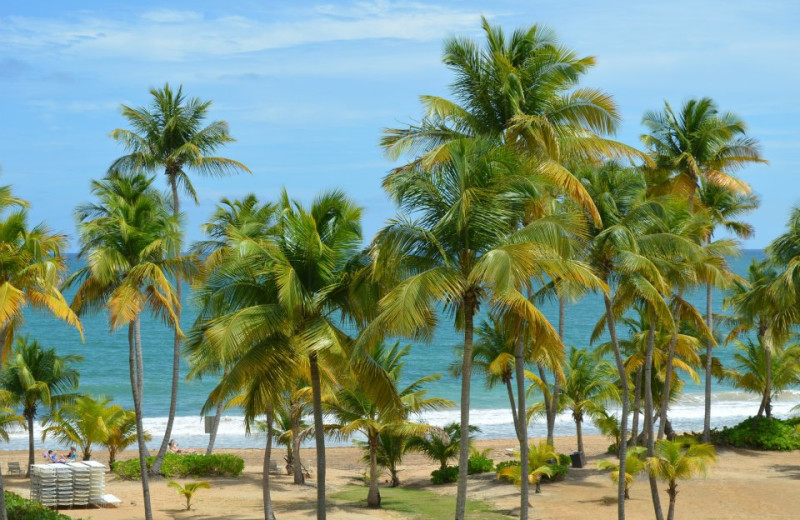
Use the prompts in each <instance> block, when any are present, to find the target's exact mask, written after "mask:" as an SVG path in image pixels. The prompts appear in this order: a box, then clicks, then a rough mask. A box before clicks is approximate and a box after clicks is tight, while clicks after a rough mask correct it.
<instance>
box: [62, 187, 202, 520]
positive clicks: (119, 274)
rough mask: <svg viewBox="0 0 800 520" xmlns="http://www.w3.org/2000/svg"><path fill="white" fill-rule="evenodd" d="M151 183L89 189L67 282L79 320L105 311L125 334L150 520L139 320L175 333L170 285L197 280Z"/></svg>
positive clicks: (173, 295)
mask: <svg viewBox="0 0 800 520" xmlns="http://www.w3.org/2000/svg"><path fill="white" fill-rule="evenodd" d="M152 182H153V179H152V178H148V177H147V176H145V175H143V174H135V175H129V176H123V175H110V176H108V177H107V178H106V179H104V180H102V181H93V182H92V193H93V194H94V195H95V197H97V202H96V203H94V204H86V205H83V206H80V207H79V208H78V209H77V210H76V217H77V220H78V230H79V233H80V240H81V250H80V254H79V256H80V257H83V258H85V259H86V262H87V265H86V267H84V268H82V269H79V270H78V271H77V272H76V273H74V274H73V275H72V276H71V277H70V279H69V280H68V281H67V284H68V285H72V284H77V285H79V287H78V291H77V293H76V294H75V297H74V299H73V301H72V307H73V308H74V309H75V311H76V312H77V313H78V314H83V313H87V312H96V311H98V310H101V309H103V308H105V309H107V310H108V314H109V322H110V327H111V330H117V329H119V328H121V327H124V326H127V328H128V364H129V368H130V379H131V393H132V395H133V405H134V412H135V414H136V434H137V442H138V446H139V463H140V465H141V467H142V493H143V497H144V510H145V518H146V519H147V520H151V519H152V512H151V509H150V487H149V482H148V478H147V471H146V470H145V468H147V464H146V457H147V446H146V445H145V432H144V427H143V426H142V394H143V382H144V366H143V362H142V335H141V314H142V313H143V312H145V311H147V310H150V312H152V313H153V315H154V316H155V317H156V318H159V319H161V320H163V321H164V322H165V323H166V324H167V325H169V326H176V323H177V321H178V318H177V313H178V312H180V311H179V309H180V302H179V301H178V298H177V294H176V292H175V288H174V286H173V284H172V282H171V281H170V277H173V278H174V276H175V275H176V274H178V273H180V274H181V275H182V276H184V277H186V276H192V275H194V272H195V264H194V262H193V260H192V258H187V257H179V256H178V247H179V245H180V226H179V222H178V219H177V218H175V216H174V215H172V213H171V212H170V209H171V208H170V207H169V204H168V203H167V201H165V200H164V199H163V198H162V196H161V194H160V193H159V192H158V191H157V190H155V189H153V188H152Z"/></svg>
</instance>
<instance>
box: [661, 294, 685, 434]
mask: <svg viewBox="0 0 800 520" xmlns="http://www.w3.org/2000/svg"><path fill="white" fill-rule="evenodd" d="M682 298H683V289H681V290H680V291H678V299H679V300H680V299H682ZM677 307H678V305H677V304H676V306H675V313H674V315H673V316H672V321H673V326H674V327H675V330H674V331H673V332H672V337H670V339H669V349H668V351H667V366H666V368H665V372H664V395H663V396H661V408H660V409H659V412H658V416H659V417H660V418H661V420H660V421H659V422H658V440H661V439H663V438H664V432H665V431H666V428H667V408H669V393H670V388H671V386H672V375H673V372H674V370H673V368H672V362H673V361H674V360H675V346H676V345H677V344H678V319H679V316H678V308H677Z"/></svg>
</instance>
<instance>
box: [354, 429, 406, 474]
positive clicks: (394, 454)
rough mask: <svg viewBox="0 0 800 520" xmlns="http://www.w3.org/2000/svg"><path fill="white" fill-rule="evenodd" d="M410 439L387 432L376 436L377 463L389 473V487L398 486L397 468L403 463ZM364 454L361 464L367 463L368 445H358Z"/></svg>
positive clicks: (398, 470)
mask: <svg viewBox="0 0 800 520" xmlns="http://www.w3.org/2000/svg"><path fill="white" fill-rule="evenodd" d="M410 438H411V437H409V436H407V435H404V434H395V433H389V432H382V433H381V434H380V435H379V436H378V449H377V451H376V454H375V455H376V459H377V463H378V465H379V466H380V467H382V468H385V469H386V470H388V471H389V476H390V477H391V482H392V483H391V486H392V487H398V486H399V485H400V477H399V475H398V474H399V473H400V469H399V468H398V466H399V465H400V463H401V462H402V461H403V457H404V456H405V454H406V453H408V452H409V451H410V450H411V448H410V447H409V443H408V441H409V440H410ZM360 444H361V446H362V447H363V448H364V450H365V451H366V453H365V454H364V456H363V457H362V459H361V460H362V461H363V462H367V463H368V462H369V461H370V458H371V455H370V453H369V445H368V444H367V443H364V442H362V443H360Z"/></svg>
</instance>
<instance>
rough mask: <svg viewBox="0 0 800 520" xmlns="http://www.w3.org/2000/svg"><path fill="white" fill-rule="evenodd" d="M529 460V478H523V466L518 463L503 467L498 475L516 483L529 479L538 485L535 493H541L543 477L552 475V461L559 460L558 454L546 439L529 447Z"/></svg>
mask: <svg viewBox="0 0 800 520" xmlns="http://www.w3.org/2000/svg"><path fill="white" fill-rule="evenodd" d="M528 460H529V461H530V469H529V470H528V478H527V479H523V478H522V475H523V472H522V466H521V465H516V464H515V465H510V466H506V467H505V468H503V469H501V470H500V471H499V472H498V473H497V477H498V478H504V479H508V480H511V481H512V482H514V483H515V484H521V483H522V481H523V480H527V481H528V482H529V483H531V484H534V485H535V486H536V489H535V493H541V492H542V490H541V487H540V484H541V482H542V477H545V476H546V477H550V476H552V474H553V470H552V468H551V467H550V463H551V461H553V460H558V454H557V453H556V452H555V450H554V449H553V447H552V446H551V445H549V444H547V443H546V442H545V441H539V443H538V444H532V445H531V446H530V447H529V449H528Z"/></svg>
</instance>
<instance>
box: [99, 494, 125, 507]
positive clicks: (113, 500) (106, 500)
mask: <svg viewBox="0 0 800 520" xmlns="http://www.w3.org/2000/svg"><path fill="white" fill-rule="evenodd" d="M95 503H96V504H97V505H99V506H100V507H117V506H118V505H119V504H121V503H122V500H120V499H119V498H117V497H115V496H114V495H112V494H110V493H108V494H105V495H103V496H102V497H100V500H98V501H97V502H95Z"/></svg>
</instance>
